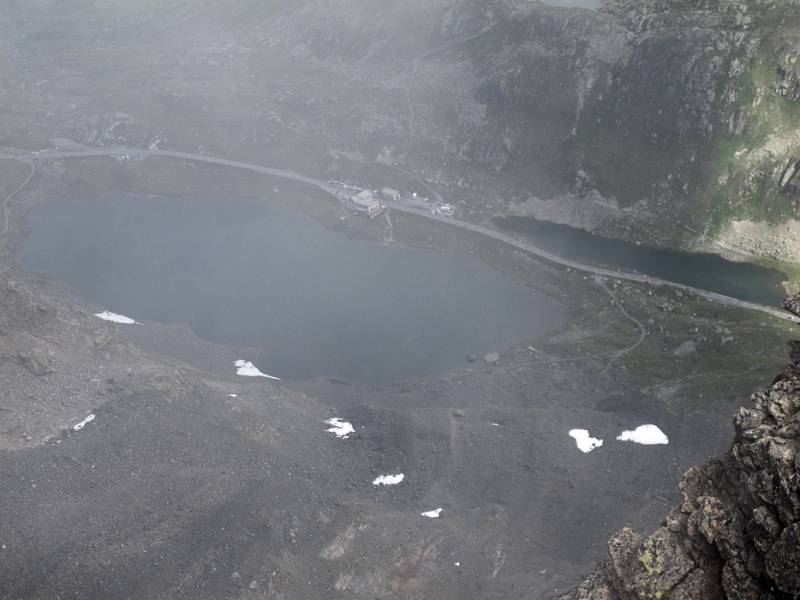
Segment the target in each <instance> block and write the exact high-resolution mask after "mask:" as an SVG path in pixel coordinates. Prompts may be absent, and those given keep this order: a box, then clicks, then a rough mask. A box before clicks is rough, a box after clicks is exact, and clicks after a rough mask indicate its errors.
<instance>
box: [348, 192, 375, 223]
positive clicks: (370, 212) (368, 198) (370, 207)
mask: <svg viewBox="0 0 800 600" xmlns="http://www.w3.org/2000/svg"><path fill="white" fill-rule="evenodd" d="M349 206H350V208H351V209H352V210H354V211H356V212H359V213H363V214H365V215H367V216H369V217H370V218H372V217H375V216H377V215H379V214H380V212H381V211H382V210H383V207H382V206H381V204H380V202H378V201H377V200H376V199H375V196H374V194H373V193H372V192H371V191H370V190H363V191H361V192H359V193H358V194H356V195H355V196H353V197H352V198H351V199H350V202H349Z"/></svg>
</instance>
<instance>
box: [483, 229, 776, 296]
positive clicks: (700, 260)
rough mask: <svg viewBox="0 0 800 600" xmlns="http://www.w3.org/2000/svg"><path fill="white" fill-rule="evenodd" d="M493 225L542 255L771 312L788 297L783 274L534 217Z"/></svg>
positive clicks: (760, 267)
mask: <svg viewBox="0 0 800 600" xmlns="http://www.w3.org/2000/svg"><path fill="white" fill-rule="evenodd" d="M494 224H495V225H496V226H497V227H498V228H500V229H502V230H504V231H512V232H515V233H521V234H524V235H525V236H526V237H527V238H528V239H530V240H531V242H532V243H533V244H534V245H536V246H538V247H539V248H541V249H543V250H547V251H549V252H552V253H553V254H557V255H559V256H562V257H564V258H569V259H572V260H575V261H579V262H583V263H588V264H593V265H597V266H604V267H609V268H614V269H620V270H623V271H630V272H637V273H643V274H645V275H650V276H652V277H658V278H660V279H665V280H667V281H674V282H676V283H683V284H686V285H690V286H693V287H696V288H701V289H705V290H710V291H712V292H717V293H719V294H725V295H726V296H732V297H733V298H738V299H740V300H747V301H749V302H756V303H759V304H765V305H767V306H774V307H778V306H779V305H780V303H781V301H782V300H783V299H784V298H785V296H786V292H785V290H784V289H783V286H782V285H781V283H782V282H783V281H785V280H786V279H787V276H786V274H785V273H782V272H781V271H777V270H775V269H769V268H767V267H762V266H758V265H753V264H750V263H738V262H732V261H729V260H725V259H724V258H721V257H719V256H717V255H715V254H700V253H691V252H679V251H677V250H664V249H660V248H651V247H647V246H637V245H636V244H632V243H630V242H623V241H620V240H612V239H608V238H603V237H598V236H596V235H592V234H591V233H589V232H587V231H584V230H582V229H576V228H574V227H568V226H566V225H558V224H555V223H547V222H544V221H539V220H537V219H533V218H530V217H498V218H495V219H494Z"/></svg>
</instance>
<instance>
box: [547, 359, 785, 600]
mask: <svg viewBox="0 0 800 600" xmlns="http://www.w3.org/2000/svg"><path fill="white" fill-rule="evenodd" d="M734 426H735V439H734V442H733V445H732V447H731V449H730V451H729V452H728V453H727V454H725V455H724V456H722V457H721V458H719V459H715V460H712V461H709V462H708V463H707V464H706V465H704V466H702V467H694V468H692V469H690V470H689V471H687V472H686V474H685V475H684V476H683V478H682V479H681V483H680V489H681V492H682V493H683V503H682V504H681V505H680V507H679V508H677V509H675V510H673V511H672V512H670V513H669V515H667V517H666V519H665V520H664V523H663V525H662V526H661V527H660V528H658V529H657V530H656V531H655V532H653V533H652V534H650V535H648V536H646V537H643V536H641V535H639V534H637V533H636V532H634V531H633V530H631V529H623V530H622V531H620V532H619V533H617V534H616V535H615V536H614V537H613V538H611V540H610V541H609V544H608V551H609V560H608V562H607V563H606V564H605V565H604V566H603V567H602V568H601V569H600V570H599V571H598V572H596V573H595V574H593V575H592V576H591V577H589V578H588V579H587V580H586V581H585V582H584V583H583V584H581V585H580V587H579V588H578V589H577V590H576V591H574V592H573V593H570V594H567V595H565V596H562V600H591V599H593V600H646V599H651V598H654V599H674V600H684V599H685V600H689V599H697V598H707V599H714V598H720V599H722V598H728V599H732V600H746V599H755V598H758V599H764V600H767V599H775V600H777V599H788V598H797V597H800V493H799V489H800V486H799V483H800V470H799V466H800V458H799V457H800V453H798V449H800V346H798V345H797V344H795V345H794V346H793V349H792V363H791V364H790V365H789V366H788V367H786V369H785V370H784V372H783V373H781V374H780V375H779V376H778V377H776V378H775V381H774V382H773V383H772V384H771V385H770V386H769V387H768V388H766V389H765V390H764V391H762V392H758V393H756V394H754V395H753V397H752V406H751V407H749V408H740V409H739V410H738V411H737V413H736V415H735V418H734Z"/></svg>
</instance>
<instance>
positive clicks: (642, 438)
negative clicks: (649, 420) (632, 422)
mask: <svg viewBox="0 0 800 600" xmlns="http://www.w3.org/2000/svg"><path fill="white" fill-rule="evenodd" d="M617 439H618V440H619V441H621V442H634V443H636V444H642V445H644V446H654V445H656V444H669V438H668V437H667V436H666V435H665V434H664V432H663V431H661V430H660V429H659V428H658V427H656V426H655V425H639V426H638V427H637V428H636V429H634V430H633V431H623V432H622V433H621V434H619V435H618V436H617Z"/></svg>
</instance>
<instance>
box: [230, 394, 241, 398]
mask: <svg viewBox="0 0 800 600" xmlns="http://www.w3.org/2000/svg"><path fill="white" fill-rule="evenodd" d="M238 397H239V394H228V398H238Z"/></svg>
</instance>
